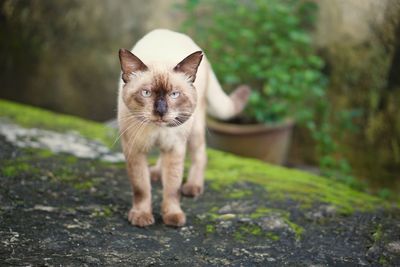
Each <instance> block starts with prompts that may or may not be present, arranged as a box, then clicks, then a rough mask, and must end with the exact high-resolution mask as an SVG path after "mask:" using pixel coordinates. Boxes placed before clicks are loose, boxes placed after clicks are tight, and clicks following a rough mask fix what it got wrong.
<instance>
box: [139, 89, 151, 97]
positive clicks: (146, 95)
mask: <svg viewBox="0 0 400 267" xmlns="http://www.w3.org/2000/svg"><path fill="white" fill-rule="evenodd" d="M141 93H142V96H143V97H149V96H151V92H150V90H147V89H143V90H142V92H141Z"/></svg>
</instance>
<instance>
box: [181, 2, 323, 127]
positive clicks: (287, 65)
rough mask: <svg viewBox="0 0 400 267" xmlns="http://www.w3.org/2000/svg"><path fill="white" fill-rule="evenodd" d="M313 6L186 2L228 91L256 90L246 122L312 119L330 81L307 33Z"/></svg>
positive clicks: (190, 23) (190, 22) (190, 24)
mask: <svg viewBox="0 0 400 267" xmlns="http://www.w3.org/2000/svg"><path fill="white" fill-rule="evenodd" d="M200 3H201V4H200ZM313 7H314V6H313V5H311V4H310V3H305V2H303V1H294V0H290V1H288V0H286V1H281V0H269V1H265V0H255V1H245V0H242V1H231V0H221V1H210V0H206V1H201V2H200V1H193V0H192V1H187V3H186V10H187V11H188V19H187V20H186V24H185V26H186V29H187V30H189V31H192V35H195V36H196V40H197V41H198V42H200V44H201V47H203V48H204V49H205V50H206V53H207V56H208V57H209V58H210V60H211V62H212V64H213V68H214V70H215V72H216V73H217V76H218V77H219V78H220V80H221V83H222V84H223V85H224V87H225V88H227V89H228V90H230V89H233V87H234V86H236V85H238V84H239V83H247V84H249V85H250V86H251V87H252V89H253V94H252V95H251V97H250V105H248V108H247V110H246V111H245V116H246V117H247V121H250V122H276V121H281V120H283V119H285V118H287V117H294V118H295V119H296V120H298V121H306V120H310V119H312V116H313V112H314V110H315V105H314V103H315V102H316V101H319V99H320V98H321V97H323V96H324V94H325V90H324V89H325V80H326V79H325V77H324V75H323V74H322V73H321V71H320V70H321V68H322V67H323V65H324V64H323V61H322V60H321V58H319V57H318V56H317V55H315V52H314V50H313V48H312V46H311V38H310V36H309V34H308V33H307V31H306V29H305V28H306V27H307V26H309V24H310V17H312V16H311V15H312V12H311V11H312V9H313Z"/></svg>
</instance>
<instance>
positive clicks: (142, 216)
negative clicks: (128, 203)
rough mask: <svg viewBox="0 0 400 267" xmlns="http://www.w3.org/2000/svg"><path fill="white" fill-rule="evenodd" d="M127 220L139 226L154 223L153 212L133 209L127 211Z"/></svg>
mask: <svg viewBox="0 0 400 267" xmlns="http://www.w3.org/2000/svg"><path fill="white" fill-rule="evenodd" d="M128 220H129V222H130V223H131V224H132V225H135V226H139V227H146V226H149V225H152V224H153V223H154V217H153V214H151V213H150V212H144V211H138V210H135V209H131V210H130V211H129V214H128Z"/></svg>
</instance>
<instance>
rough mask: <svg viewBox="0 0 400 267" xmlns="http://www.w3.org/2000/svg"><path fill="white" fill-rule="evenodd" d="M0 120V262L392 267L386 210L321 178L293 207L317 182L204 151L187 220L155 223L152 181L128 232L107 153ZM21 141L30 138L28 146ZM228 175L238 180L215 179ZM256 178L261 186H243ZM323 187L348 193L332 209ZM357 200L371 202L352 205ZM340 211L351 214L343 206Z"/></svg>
mask: <svg viewBox="0 0 400 267" xmlns="http://www.w3.org/2000/svg"><path fill="white" fill-rule="evenodd" d="M0 114H1V110H0ZM1 121H2V120H0V129H1V131H0V180H1V186H0V203H1V205H0V218H1V220H0V240H1V242H0V266H10V265H16V266H42V265H44V266H60V265H61V266H150V265H154V266H173V265H180V266H188V265H193V266H327V265H329V266H348V265H350V266H354V265H356V266H357V265H361V266H384V265H388V266H396V265H397V266H398V265H400V255H399V240H398V233H399V232H400V224H399V223H398V222H399V221H400V212H399V209H398V208H397V206H396V205H393V208H390V207H388V206H387V205H384V204H385V203H384V202H380V201H377V200H376V199H374V198H373V197H369V196H366V195H365V194H363V193H359V192H358V193H357V192H353V191H352V190H351V189H349V188H347V187H343V186H339V187H337V186H338V185H336V184H335V182H333V181H326V180H325V179H326V178H323V177H320V178H318V179H320V181H321V185H320V187H319V189H318V194H319V195H320V196H319V197H316V196H312V194H311V193H310V194H308V195H306V197H307V198H304V199H302V198H299V197H298V195H299V193H301V192H302V190H304V188H302V187H307V188H308V187H312V186H317V185H316V184H315V183H317V182H318V181H319V180H318V179H317V178H315V179H316V180H315V179H314V178H312V179H313V180H311V181H312V182H313V184H309V181H308V182H307V181H306V179H307V177H308V176H307V175H308V174H305V173H301V172H291V171H289V170H286V169H284V168H279V169H276V170H275V171H276V172H278V173H280V175H281V176H280V177H281V183H279V180H277V181H276V180H274V179H272V178H271V177H269V176H268V175H273V174H274V173H275V172H270V173H269V174H268V172H266V171H267V169H272V168H274V167H273V166H270V165H264V164H261V163H256V162H254V161H249V160H244V159H239V158H236V157H232V156H228V155H226V154H221V153H219V152H218V153H217V152H212V153H211V154H210V161H209V168H208V171H207V182H206V188H205V189H206V190H205V193H204V195H202V196H201V197H199V198H196V199H191V198H182V207H183V210H184V211H185V212H186V215H187V224H186V225H185V226H184V227H181V228H171V227H167V226H165V225H164V224H163V223H162V219H161V215H160V202H161V196H162V194H161V192H162V188H161V185H160V184H158V183H154V184H153V208H154V210H153V212H154V216H155V220H156V222H155V224H154V225H152V226H150V227H148V228H144V229H143V228H137V227H133V226H131V225H130V224H129V223H128V220H127V211H128V210H129V208H130V201H131V191H130V186H129V182H128V179H127V175H126V171H125V166H124V163H115V162H105V161H104V159H103V158H102V155H104V154H102V153H103V152H104V153H105V154H108V153H114V152H110V151H108V150H107V148H106V147H105V146H101V145H99V144H98V143H97V142H93V141H91V140H87V139H84V138H82V137H80V136H78V135H77V134H76V133H74V134H70V133H66V132H64V133H55V132H52V131H48V130H46V131H45V132H44V131H43V129H25V128H23V127H20V126H16V123H15V124H10V123H9V122H7V124H4V123H1ZM10 125H13V126H10ZM16 130H18V131H17V132H18V133H20V134H19V135H18V136H19V137H18V138H16V137H15V132H16ZM32 133H40V134H39V135H37V136H39V137H38V138H28V137H32ZM43 133H44V136H46V138H48V139H50V140H51V139H52V137H54V136H57V138H59V135H58V134H62V135H61V136H63V138H62V139H64V140H69V138H72V139H71V140H79V141H78V142H79V144H81V145H87V144H89V145H88V147H89V148H91V149H93V153H97V152H96V151H101V153H98V154H95V155H97V156H96V157H94V156H93V157H85V156H82V155H77V154H74V153H73V151H68V150H52V149H51V147H50V146H41V145H40V146H38V145H36V144H42V143H41V141H38V140H40V139H41V138H42V137H41V136H42V135H41V134H43ZM25 134H26V135H25ZM10 136H11V137H10ZM13 136H14V137H15V138H14V137H13ZM74 138H77V139H74ZM32 139H37V140H32ZM26 140H30V141H26ZM21 142H22V143H21ZM46 144H48V142H46ZM96 146H99V147H97V148H96ZM100 147H103V148H100ZM227 161H230V163H229V164H231V165H229V166H230V167H229V168H228V167H227V165H224V162H225V163H226V162H227ZM249 164H250V165H251V164H253V165H252V166H248V165H249ZM246 166H247V167H246ZM255 166H256V167H255ZM221 168H226V169H221ZM246 168H247V169H246ZM240 171H241V172H240ZM286 172H287V173H286ZM238 173H239V174H238ZM282 173H286V175H282ZM224 175H225V176H224ZM233 175H237V176H238V177H242V178H241V179H238V181H235V180H233V181H231V182H230V183H228V184H224V183H222V182H226V181H228V180H229V179H232V177H233ZM257 175H258V176H259V175H261V176H262V177H261V178H262V179H259V180H257V179H253V180H251V179H247V178H249V177H250V178H251V176H254V177H255V176H257ZM292 175H296V176H297V177H292ZM235 179H236V178H235ZM310 179H311V178H310ZM265 181H267V182H265ZM289 182H291V183H294V184H293V186H292V187H288V186H287V185H285V184H286V183H289ZM284 185H285V186H284ZM331 188H340V189H341V190H342V191H343V190H344V191H348V192H347V194H354V197H349V198H348V199H345V200H343V199H341V201H349V202H350V203H347V204H346V203H344V204H343V206H341V205H340V202H339V199H336V198H334V197H333V196H334V195H332V192H330V191H329V190H331ZM323 190H326V192H324V191H323ZM334 191H335V192H336V191H337V190H336V189H335V190H334ZM311 192H312V191H311ZM278 193H279V194H278ZM337 193H338V194H339V193H340V192H337ZM300 195H301V194H300ZM295 196H296V197H295ZM327 196H331V197H330V198H328V197H327ZM339 196H340V197H341V198H343V196H342V195H340V194H339ZM359 198H362V199H363V202H367V201H373V203H374V204H371V206H370V208H369V209H361V206H359V205H361V204H360V203H359V202H357V199H359ZM307 199H308V201H306V200H307ZM310 200H312V202H310ZM354 203H357V205H356V204H354ZM349 204H352V205H353V206H356V207H354V210H350V209H349V208H346V209H343V207H347V206H348V205H349ZM368 206H369V205H366V207H368Z"/></svg>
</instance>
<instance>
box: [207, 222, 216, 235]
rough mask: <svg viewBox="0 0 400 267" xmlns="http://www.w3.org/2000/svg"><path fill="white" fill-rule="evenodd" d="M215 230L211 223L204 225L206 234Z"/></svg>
mask: <svg viewBox="0 0 400 267" xmlns="http://www.w3.org/2000/svg"><path fill="white" fill-rule="evenodd" d="M214 232H215V226H214V225H212V224H207V225H206V234H212V233H214Z"/></svg>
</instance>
